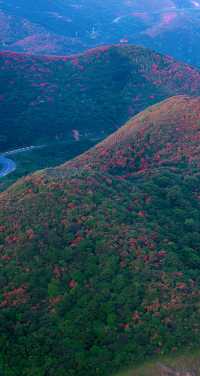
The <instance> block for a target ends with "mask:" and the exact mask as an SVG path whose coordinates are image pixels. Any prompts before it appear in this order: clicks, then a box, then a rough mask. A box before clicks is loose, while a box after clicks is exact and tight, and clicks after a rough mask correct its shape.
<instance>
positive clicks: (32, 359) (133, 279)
mask: <svg viewBox="0 0 200 376" xmlns="http://www.w3.org/2000/svg"><path fill="white" fill-rule="evenodd" d="M199 124H200V98H199V97H198V98H189V97H185V96H180V97H173V98H170V99H168V100H166V101H164V102H162V103H160V104H157V105H155V106H153V107H150V108H148V109H146V110H145V111H144V112H143V113H141V114H139V115H137V116H136V117H134V118H133V119H131V120H130V121H129V122H128V123H127V124H126V125H125V126H124V127H122V128H121V129H120V130H118V131H117V132H116V133H114V134H113V135H112V136H110V137H109V138H108V139H106V140H105V141H104V142H102V143H101V144H99V145H97V146H96V147H94V148H93V149H91V150H90V151H88V152H87V153H85V154H83V155H82V156H80V157H78V158H76V159H75V160H72V161H71V162H68V163H67V164H65V165H63V166H60V167H58V168H55V169H49V170H46V171H43V172H38V173H35V174H34V175H32V176H30V177H27V178H25V179H22V180H21V181H19V182H18V183H17V184H15V185H14V186H13V187H11V189H9V190H8V191H7V192H5V193H2V194H0V223H1V225H0V241H1V245H0V250H1V254H0V262H1V275H0V286H1V295H0V333H1V334H0V340H1V344H2V346H1V348H0V354H1V356H0V369H1V370H2V372H3V374H4V375H5V376H27V375H29V376H35V375H38V376H43V375H48V376H64V375H70V376H75V375H76V376H94V375H98V376H107V375H109V376H110V375H111V374H113V373H115V372H116V371H118V370H119V369H120V368H122V367H123V368H124V367H125V366H126V365H129V364H130V365H131V366H133V365H134V364H136V362H137V364H138V362H140V363H142V362H143V361H144V359H146V358H147V359H149V358H152V357H154V359H155V356H156V355H158V354H159V355H161V354H166V353H168V352H173V353H176V352H179V353H180V351H181V350H183V349H184V348H185V347H187V348H189V349H191V348H193V347H197V348H198V347H199V344H200V343H199V341H200V340H199V338H200V323H199V304H200V293H199V291H200V280H199V266H200V255H199V243H200V231H199V228H200V200H199V198H200V174H199V167H200V157H199V156H200V154H199V142H200V126H199Z"/></svg>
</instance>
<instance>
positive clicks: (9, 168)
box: [0, 155, 16, 178]
mask: <svg viewBox="0 0 200 376" xmlns="http://www.w3.org/2000/svg"><path fill="white" fill-rule="evenodd" d="M15 170H16V163H15V162H14V161H13V160H12V159H9V158H7V157H5V156H4V155H0V178H3V177H4V176H6V175H8V174H10V173H11V172H13V171H15Z"/></svg>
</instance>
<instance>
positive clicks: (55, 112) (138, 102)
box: [0, 46, 200, 151]
mask: <svg viewBox="0 0 200 376" xmlns="http://www.w3.org/2000/svg"><path fill="white" fill-rule="evenodd" d="M0 81H1V89H0V110H1V113H2V117H1V124H0V149H1V150H2V151H3V150H6V149H9V148H15V147H20V146H27V145H30V144H32V143H45V141H49V140H51V141H53V140H56V139H59V140H66V139H68V138H72V137H73V132H74V130H75V131H76V132H78V133H79V134H80V136H84V137H96V136H97V135H98V136H101V137H103V136H104V137H105V136H106V135H108V134H109V133H111V132H112V131H114V130H116V129H117V128H118V127H119V126H121V125H122V124H124V123H125V122H126V120H127V119H128V118H130V117H131V116H133V115H134V114H136V113H138V112H140V111H141V110H143V109H144V108H145V107H147V106H148V105H151V104H153V103H156V102H158V101H160V100H162V99H165V98H166V97H169V96H171V95H175V94H177V95H178V94H189V95H191V94H193V95H198V94H199V93H200V73H199V71H198V70H195V69H194V68H192V67H190V66H187V65H185V64H182V63H179V62H176V61H175V60H173V59H172V58H170V57H167V56H162V55H160V54H157V53H155V52H152V51H150V50H148V49H145V48H143V47H137V46H102V47H99V48H96V49H92V50H89V51H87V52H86V53H84V54H80V55H78V56H75V55H74V56H71V57H68V56H66V57H61V58H60V57H59V58H58V57H44V58H41V57H37V56H32V55H21V54H15V53H14V54H12V53H11V54H10V53H5V54H4V53H1V55H0ZM11 106H12V112H11V111H10V108H11ZM105 123H106V124H107V125H106V129H105V126H104V124H105ZM94 125H95V126H94ZM47 135H49V136H48V140H47Z"/></svg>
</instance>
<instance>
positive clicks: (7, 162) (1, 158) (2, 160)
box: [0, 145, 46, 178]
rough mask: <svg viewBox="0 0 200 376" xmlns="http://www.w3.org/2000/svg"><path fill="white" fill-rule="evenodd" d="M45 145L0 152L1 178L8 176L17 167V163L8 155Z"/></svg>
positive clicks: (40, 146)
mask: <svg viewBox="0 0 200 376" xmlns="http://www.w3.org/2000/svg"><path fill="white" fill-rule="evenodd" d="M45 146H46V145H38V146H27V147H23V148H20V149H15V150H11V151H8V152H5V153H3V154H0V178H3V177H5V176H7V175H8V174H10V173H11V172H13V171H15V170H16V168H17V165H16V163H15V162H14V161H13V160H12V159H10V158H7V156H10V155H15V154H19V153H23V152H26V151H31V150H34V149H41V148H43V147H45Z"/></svg>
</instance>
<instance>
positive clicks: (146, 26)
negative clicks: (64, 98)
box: [0, 0, 200, 66]
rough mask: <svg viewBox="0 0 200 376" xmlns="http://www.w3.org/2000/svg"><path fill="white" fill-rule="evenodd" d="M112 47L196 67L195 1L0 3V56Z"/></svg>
mask: <svg viewBox="0 0 200 376" xmlns="http://www.w3.org/2000/svg"><path fill="white" fill-rule="evenodd" d="M113 43H130V44H131V43H134V44H140V45H144V46H146V47H149V48H154V49H155V50H157V51H158V52H161V53H164V54H169V55H172V56H174V57H175V58H176V59H179V60H182V61H185V62H187V63H189V64H192V65H196V66H200V53H199V44H200V1H199V0H185V1H184V0H176V1H172V0H163V1H160V0H159V1H158V0H151V1H150V0H143V1H139V0H136V1H129V0H127V1H125V0H124V1H123V0H120V1H113V0H107V1H106V2H103V1H102V0H96V1H95V5H94V1H92V0H80V1H78V2H77V1H75V0H68V1H66V0H57V1H53V0H51V1H47V0H38V1H33V0H29V1H28V2H27V1H24V0H17V1H16V0H6V1H4V0H1V1H0V49H1V50H11V51H16V52H28V53H33V54H59V55H66V54H71V53H76V52H80V51H83V50H85V49H88V48H91V47H95V46H98V45H101V44H113Z"/></svg>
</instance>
